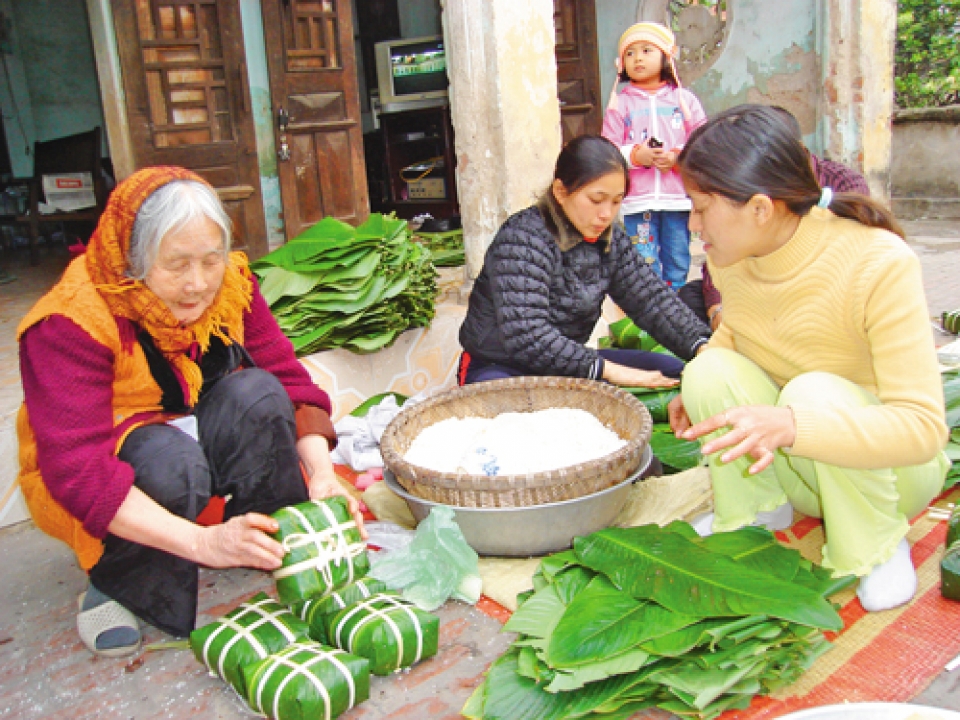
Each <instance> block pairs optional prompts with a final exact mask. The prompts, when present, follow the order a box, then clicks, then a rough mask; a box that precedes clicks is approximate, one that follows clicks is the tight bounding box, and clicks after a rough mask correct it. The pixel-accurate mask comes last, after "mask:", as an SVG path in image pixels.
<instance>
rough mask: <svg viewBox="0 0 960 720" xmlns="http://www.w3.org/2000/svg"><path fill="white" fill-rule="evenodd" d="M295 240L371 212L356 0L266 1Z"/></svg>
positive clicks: (280, 165)
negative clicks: (322, 224) (320, 225)
mask: <svg viewBox="0 0 960 720" xmlns="http://www.w3.org/2000/svg"><path fill="white" fill-rule="evenodd" d="M261 6H262V8H263V25H264V29H265V31H266V44H267V66H268V69H269V73H270V95H271V97H272V98H273V110H274V123H275V125H276V131H277V136H276V137H277V149H278V162H277V171H278V174H279V176H280V195H281V200H282V203H283V224H284V230H285V233H286V236H287V239H288V240H289V239H290V238H292V237H295V236H296V235H298V234H299V233H300V232H301V231H302V230H304V229H305V228H307V227H309V226H310V225H313V224H314V223H315V222H317V221H318V220H320V219H321V218H323V217H326V216H333V217H335V218H338V219H340V220H343V221H345V222H349V223H351V224H354V225H355V224H357V223H359V222H362V221H363V220H364V219H366V217H367V215H368V214H369V212H370V201H369V197H368V193H367V180H366V171H365V169H364V164H363V134H362V131H361V127H360V101H359V97H358V95H357V65H356V52H355V50H354V38H353V15H352V11H351V7H350V0H261Z"/></svg>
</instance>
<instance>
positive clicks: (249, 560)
mask: <svg viewBox="0 0 960 720" xmlns="http://www.w3.org/2000/svg"><path fill="white" fill-rule="evenodd" d="M278 529H279V525H278V524H277V521H276V520H274V519H273V518H272V517H269V516H267V515H261V514H259V513H247V514H246V515H240V516H238V517H234V518H230V519H229V520H227V521H226V522H225V523H222V524H220V525H214V526H212V527H206V528H200V527H198V530H199V534H198V540H197V542H196V544H195V551H194V553H193V555H194V557H193V558H192V559H193V560H194V561H195V562H197V563H199V564H201V565H206V566H207V567H212V568H230V567H252V568H257V569H258V570H276V569H277V568H278V567H280V563H281V561H282V560H283V556H284V554H285V551H284V549H283V546H282V545H281V544H280V543H278V542H277V541H276V540H274V539H273V538H272V537H270V536H269V535H268V534H267V533H275V532H276V531H277V530H278Z"/></svg>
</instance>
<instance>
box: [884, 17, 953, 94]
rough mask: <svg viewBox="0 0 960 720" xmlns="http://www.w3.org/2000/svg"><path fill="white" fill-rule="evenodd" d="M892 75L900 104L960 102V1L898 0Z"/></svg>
mask: <svg viewBox="0 0 960 720" xmlns="http://www.w3.org/2000/svg"><path fill="white" fill-rule="evenodd" d="M895 75H896V77H895V84H896V100H897V105H898V106H900V107H904V108H907V107H938V106H941V105H950V104H953V103H957V102H960V0H900V2H899V3H898V13H897V49H896V70H895Z"/></svg>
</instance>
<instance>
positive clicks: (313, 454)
mask: <svg viewBox="0 0 960 720" xmlns="http://www.w3.org/2000/svg"><path fill="white" fill-rule="evenodd" d="M297 452H298V453H299V454H300V460H302V461H303V466H304V468H305V469H306V471H307V477H309V478H310V479H309V482H308V486H309V490H310V499H311V500H321V499H323V498H327V497H334V496H335V495H342V496H343V497H344V498H346V501H347V506H348V507H349V508H350V513H351V514H352V515H353V519H354V520H356V522H357V528H358V529H359V530H360V536H361V537H362V538H363V539H364V540H366V539H367V530H366V528H365V527H363V515H362V514H361V512H360V503H359V501H357V499H356V498H354V497H352V496H351V495H349V494H348V493H347V491H346V490H345V489H344V487H343V485H342V484H341V483H340V481H339V480H338V479H337V474H336V473H335V472H334V470H333V461H332V460H331V459H330V446H329V445H328V444H327V439H326V438H325V437H323V436H322V435H304V436H303V437H302V438H300V439H299V440H298V441H297Z"/></svg>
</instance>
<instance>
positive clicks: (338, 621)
mask: <svg viewBox="0 0 960 720" xmlns="http://www.w3.org/2000/svg"><path fill="white" fill-rule="evenodd" d="M439 629H440V618H438V617H437V616H436V615H431V614H430V613H427V612H424V611H423V610H420V609H419V608H418V607H417V606H416V605H414V604H413V603H412V602H410V601H408V600H404V599H403V598H401V597H398V596H395V595H388V594H385V593H379V594H377V595H374V596H373V597H371V598H369V599H368V600H360V601H358V602H356V603H354V604H353V605H351V606H349V607H347V608H345V609H343V610H341V611H340V612H338V613H337V614H336V615H332V616H327V637H328V638H329V640H330V643H331V644H332V645H336V646H337V647H339V648H342V649H344V650H346V651H347V652H350V653H353V654H354V655H360V656H361V657H365V658H367V659H368V660H369V661H370V672H372V673H373V674H374V675H389V674H390V673H391V672H393V671H394V670H399V669H400V668H405V667H410V666H411V665H414V664H416V663H418V662H420V661H421V660H425V659H426V658H428V657H432V656H434V655H436V654H437V645H438V642H439V638H438V635H439Z"/></svg>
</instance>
